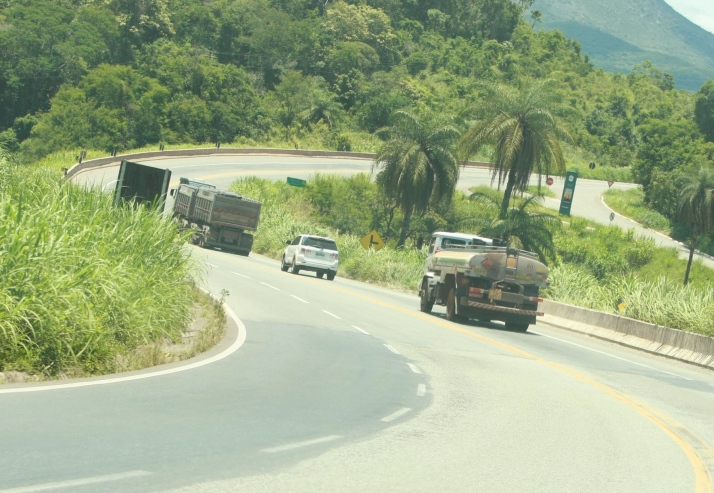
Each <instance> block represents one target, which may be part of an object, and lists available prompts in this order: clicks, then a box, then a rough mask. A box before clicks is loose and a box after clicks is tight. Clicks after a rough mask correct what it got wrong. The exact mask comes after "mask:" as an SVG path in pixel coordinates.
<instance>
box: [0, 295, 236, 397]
mask: <svg viewBox="0 0 714 493" xmlns="http://www.w3.org/2000/svg"><path fill="white" fill-rule="evenodd" d="M223 309H224V310H225V311H226V313H227V314H228V316H229V317H231V318H232V319H233V321H234V322H235V323H236V325H237V326H238V337H237V338H236V340H235V341H234V342H233V344H231V345H230V346H229V347H227V348H226V349H224V350H223V351H221V352H220V353H218V354H216V355H214V356H211V357H210V358H206V359H203V360H200V361H196V362H195V363H189V364H187V365H183V366H177V367H175V368H169V369H167V370H158V371H154V372H148V373H139V374H138V375H127V376H124V377H120V376H117V377H109V378H104V379H97V380H88V381H84V382H72V383H63V384H59V385H38V386H30V387H17V388H14V389H0V394H20V393H24V392H42V391H46V390H61V389H73V388H77V387H91V386H93V385H107V384H110V383H119V382H130V381H132V380H143V379H145V378H154V377H160V376H163V375H170V374H172V373H180V372H182V371H188V370H193V369H195V368H200V367H202V366H206V365H210V364H211V363H215V362H216V361H220V360H222V359H224V358H227V357H228V356H230V355H231V354H233V353H235V352H236V351H238V349H240V347H241V346H242V345H243V344H244V343H245V339H246V335H247V334H246V330H245V325H243V322H241V320H240V319H239V318H238V317H237V316H236V314H235V313H234V312H233V310H231V308H230V307H229V306H228V305H227V304H225V303H224V304H223Z"/></svg>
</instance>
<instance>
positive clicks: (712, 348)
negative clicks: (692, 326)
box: [540, 300, 714, 369]
mask: <svg viewBox="0 0 714 493" xmlns="http://www.w3.org/2000/svg"><path fill="white" fill-rule="evenodd" d="M543 312H544V313H545V316H544V317H543V319H541V320H540V322H542V323H544V324H546V325H550V326H553V327H556V328H559V329H565V330H570V331H572V332H578V333H580V334H585V335H589V336H591V337H595V338H598V339H602V340H606V341H610V342H615V343H617V344H620V345H623V346H627V347H630V348H634V349H639V350H641V351H645V352H648V353H652V354H658V355H660V356H665V357H667V358H671V359H676V360H679V361H684V362H687V363H692V364H694V365H697V366H702V367H705V368H709V369H714V337H709V336H705V335H701V334H695V333H693V332H685V331H682V330H678V329H671V328H669V327H664V326H661V325H655V324H650V323H647V322H641V321H639V320H634V319H632V318H627V317H622V316H620V315H615V314H610V313H606V312H600V311H596V310H590V309H587V308H581V307H578V306H574V305H568V304H566V303H559V302H557V301H551V300H545V301H544V302H543Z"/></svg>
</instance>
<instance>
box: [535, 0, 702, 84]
mask: <svg viewBox="0 0 714 493" xmlns="http://www.w3.org/2000/svg"><path fill="white" fill-rule="evenodd" d="M533 9H537V10H540V11H541V12H542V14H543V23H542V25H541V27H542V28H543V29H547V30H551V29H559V30H561V31H563V33H564V34H565V35H566V36H568V37H571V38H574V39H576V40H578V41H579V42H580V43H581V44H582V47H583V52H584V53H586V54H588V55H589V56H590V58H591V60H592V61H593V62H594V63H595V64H596V65H597V66H600V67H603V68H604V69H606V70H614V71H618V72H629V71H630V70H631V69H632V67H633V66H634V65H636V64H637V63H641V62H643V61H644V60H650V61H651V62H652V63H654V64H655V65H656V66H657V67H658V68H660V69H662V70H664V71H665V72H669V73H671V74H672V75H674V77H675V82H676V84H677V86H678V87H680V88H683V89H689V90H692V91H696V90H697V89H699V87H701V85H702V84H703V83H704V82H705V81H706V80H707V79H708V78H714V34H712V33H710V32H708V31H705V30H704V29H702V28H700V27H699V26H697V25H696V24H694V23H692V22H690V21H689V20H688V19H686V18H685V17H684V16H682V15H681V14H679V13H677V12H676V11H675V10H674V9H673V8H672V7H670V6H669V5H668V4H667V3H666V2H665V1H664V0H590V1H587V2H583V1H582V0H536V2H535V4H534V5H533Z"/></svg>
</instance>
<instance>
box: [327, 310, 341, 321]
mask: <svg viewBox="0 0 714 493" xmlns="http://www.w3.org/2000/svg"><path fill="white" fill-rule="evenodd" d="M322 311H323V312H325V313H327V314H328V315H329V316H331V317H335V318H336V319H337V320H342V319H341V318H340V317H338V316H337V315H335V314H334V313H330V312H328V311H327V310H322Z"/></svg>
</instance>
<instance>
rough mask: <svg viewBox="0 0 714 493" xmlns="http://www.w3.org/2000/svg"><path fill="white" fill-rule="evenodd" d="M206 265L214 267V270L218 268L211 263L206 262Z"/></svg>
mask: <svg viewBox="0 0 714 493" xmlns="http://www.w3.org/2000/svg"><path fill="white" fill-rule="evenodd" d="M206 264H207V265H210V266H211V267H215V268H216V269H217V268H218V266H217V265H216V264H212V263H210V262H206Z"/></svg>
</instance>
